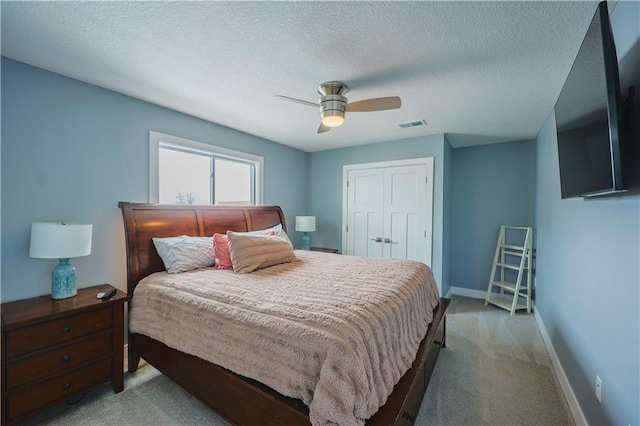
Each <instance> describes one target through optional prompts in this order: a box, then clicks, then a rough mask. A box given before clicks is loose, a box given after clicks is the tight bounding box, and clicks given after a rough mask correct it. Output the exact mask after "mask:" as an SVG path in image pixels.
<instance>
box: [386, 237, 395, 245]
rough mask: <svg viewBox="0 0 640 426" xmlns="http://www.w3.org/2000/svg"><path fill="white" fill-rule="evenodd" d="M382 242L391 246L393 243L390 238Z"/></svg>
mask: <svg viewBox="0 0 640 426" xmlns="http://www.w3.org/2000/svg"><path fill="white" fill-rule="evenodd" d="M384 242H385V243H387V244H392V243H393V241H391V238H385V239H384Z"/></svg>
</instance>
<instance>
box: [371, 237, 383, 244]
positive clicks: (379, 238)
mask: <svg viewBox="0 0 640 426" xmlns="http://www.w3.org/2000/svg"><path fill="white" fill-rule="evenodd" d="M371 241H374V242H376V243H381V242H382V237H375V238H372V239H371ZM385 242H386V241H385Z"/></svg>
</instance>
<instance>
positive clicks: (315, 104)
mask: <svg viewBox="0 0 640 426" xmlns="http://www.w3.org/2000/svg"><path fill="white" fill-rule="evenodd" d="M273 97H274V98H280V99H284V100H285V101H290V102H295V103H298V104H302V105H308V106H312V107H315V108H318V107H319V106H320V104H318V103H315V102H309V101H305V100H302V99H296V98H290V97H289V96H283V95H273Z"/></svg>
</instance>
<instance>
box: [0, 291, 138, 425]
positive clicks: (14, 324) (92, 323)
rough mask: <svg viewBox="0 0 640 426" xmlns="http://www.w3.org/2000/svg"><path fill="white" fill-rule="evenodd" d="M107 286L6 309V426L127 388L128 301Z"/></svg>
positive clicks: (11, 304)
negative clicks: (106, 387) (102, 295)
mask: <svg viewBox="0 0 640 426" xmlns="http://www.w3.org/2000/svg"><path fill="white" fill-rule="evenodd" d="M113 288H114V287H112V286H110V285H109V284H103V285H99V286H95V287H89V288H82V289H78V294H77V296H75V297H72V298H69V299H62V300H53V299H51V296H40V297H34V298H32V299H26V300H19V301H16V302H9V303H3V304H2V307H1V309H2V424H8V423H13V422H15V421H17V420H20V419H22V418H24V417H26V416H28V415H30V414H33V413H35V412H36V411H38V410H40V409H42V408H45V407H47V406H49V405H52V404H54V403H57V402H60V401H64V400H66V399H68V398H69V397H71V396H74V395H77V394H79V393H82V392H84V391H87V390H88V389H90V388H93V387H95V386H97V385H100V384H102V383H104V382H107V381H111V384H112V386H113V390H114V391H115V392H116V393H118V392H120V391H122V390H123V388H124V382H123V380H124V376H123V372H124V368H123V361H124V359H123V358H124V302H126V301H128V300H129V297H128V296H127V295H126V294H125V293H123V292H121V291H118V292H117V293H116V294H115V296H113V297H112V298H111V299H109V300H101V299H97V298H96V295H97V294H98V293H99V292H106V291H109V290H111V289H113Z"/></svg>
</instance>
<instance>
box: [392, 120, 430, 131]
mask: <svg viewBox="0 0 640 426" xmlns="http://www.w3.org/2000/svg"><path fill="white" fill-rule="evenodd" d="M426 124H427V120H420V121H410V122H408V123H400V124H398V126H400V128H401V129H406V128H409V127H417V126H425V125H426Z"/></svg>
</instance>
